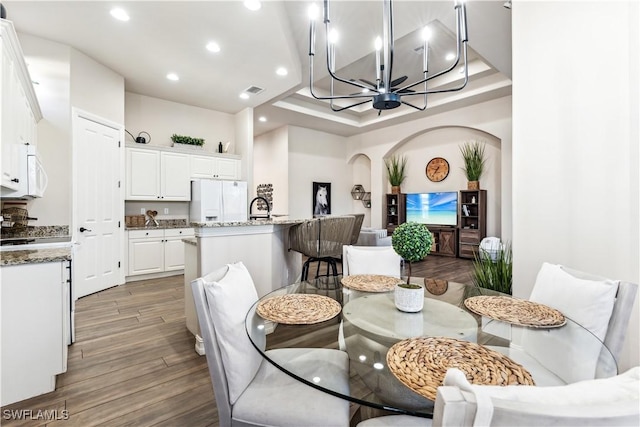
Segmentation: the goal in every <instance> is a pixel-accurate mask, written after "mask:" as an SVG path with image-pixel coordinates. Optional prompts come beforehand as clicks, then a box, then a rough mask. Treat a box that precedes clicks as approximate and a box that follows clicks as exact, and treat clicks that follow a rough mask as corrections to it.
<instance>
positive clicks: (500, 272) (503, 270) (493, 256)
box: [471, 243, 513, 295]
mask: <svg viewBox="0 0 640 427" xmlns="http://www.w3.org/2000/svg"><path fill="white" fill-rule="evenodd" d="M512 267H513V254H512V252H511V244H509V243H504V244H502V245H501V247H500V248H499V249H496V250H495V251H491V252H489V251H486V250H484V249H480V252H479V253H478V254H476V255H475V259H474V260H473V271H472V273H471V278H472V281H473V284H474V285H475V286H476V287H478V288H485V289H491V290H494V291H498V292H502V293H503V294H509V295H511V293H512V288H511V286H512Z"/></svg>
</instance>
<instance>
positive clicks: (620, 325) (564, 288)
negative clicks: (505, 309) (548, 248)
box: [522, 263, 638, 383]
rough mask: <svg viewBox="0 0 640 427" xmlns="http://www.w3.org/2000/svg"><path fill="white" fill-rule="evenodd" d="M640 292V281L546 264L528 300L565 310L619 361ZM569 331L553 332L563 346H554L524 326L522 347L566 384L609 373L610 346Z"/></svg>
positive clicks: (563, 329)
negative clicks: (607, 356) (615, 278)
mask: <svg viewBox="0 0 640 427" xmlns="http://www.w3.org/2000/svg"><path fill="white" fill-rule="evenodd" d="M637 291H638V285H636V284H634V283H629V282H624V281H618V280H611V279H606V278H603V277H599V276H595V275H592V274H588V273H584V272H581V271H578V270H573V269H570V268H567V267H565V266H562V265H557V264H550V263H543V265H542V266H541V268H540V271H539V272H538V275H537V277H536V282H535V284H534V287H533V290H532V292H531V296H530V297H529V299H530V300H531V301H533V302H538V303H541V304H545V305H547V306H549V307H553V308H555V309H557V310H560V312H562V313H563V314H564V315H565V316H566V317H568V318H569V319H571V320H573V321H574V322H576V323H578V324H579V325H581V326H583V327H584V328H586V329H588V330H589V331H591V333H593V334H594V335H595V336H596V337H598V339H599V340H600V341H602V342H603V343H604V344H605V346H606V347H607V349H608V350H609V351H610V352H611V354H612V355H613V357H614V358H615V359H616V361H617V360H618V359H619V357H620V353H621V351H622V347H623V345H624V340H625V337H626V331H627V328H628V325H629V319H630V317H631V312H632V307H633V304H634V301H635V298H636V294H637ZM570 332H571V331H570V329H568V328H566V329H565V328H557V330H550V331H549V332H548V334H547V335H557V337H556V341H557V342H558V345H557V346H549V345H548V343H549V339H548V337H544V338H543V337H541V336H540V333H539V332H537V331H532V330H525V331H524V333H523V337H522V348H523V350H524V351H525V352H526V353H527V354H528V355H530V356H532V357H533V358H535V359H536V360H538V361H539V362H540V363H542V364H544V365H545V366H547V367H548V368H549V370H550V371H552V372H553V373H554V374H555V375H557V376H558V377H559V378H561V379H562V380H563V381H564V382H567V383H571V382H575V381H580V380H585V379H592V378H598V377H601V376H609V375H610V371H611V369H612V367H611V366H606V365H605V362H606V361H607V358H606V357H604V354H601V352H603V351H604V352H606V350H603V349H602V348H601V345H600V344H599V343H598V342H596V341H595V340H591V341H590V342H585V341H584V340H582V339H577V337H578V334H571V333H570ZM541 340H543V341H544V343H545V345H543V344H542V341H541ZM550 347H551V348H550ZM572 354H573V357H572ZM608 360H610V357H609V358H608ZM609 365H611V364H609ZM613 369H615V367H613Z"/></svg>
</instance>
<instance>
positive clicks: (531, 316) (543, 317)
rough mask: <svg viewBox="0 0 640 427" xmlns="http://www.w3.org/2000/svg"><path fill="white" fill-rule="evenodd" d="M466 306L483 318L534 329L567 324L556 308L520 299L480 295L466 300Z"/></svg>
mask: <svg viewBox="0 0 640 427" xmlns="http://www.w3.org/2000/svg"><path fill="white" fill-rule="evenodd" d="M464 305H465V306H466V307H467V308H468V309H469V310H471V311H473V312H474V313H476V314H479V315H481V316H487V317H490V318H492V319H496V320H501V321H503V322H507V323H511V324H514V325H520V326H528V327H532V328H557V327H560V326H563V325H564V324H565V323H567V319H565V317H564V315H563V314H562V313H560V312H559V311H558V310H556V309H555V308H551V307H548V306H546V305H543V304H539V303H537V302H533V301H527V300H523V299H519V298H511V297H503V296H488V295H480V296H477V297H471V298H467V299H466V300H464Z"/></svg>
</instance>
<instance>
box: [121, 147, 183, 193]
mask: <svg viewBox="0 0 640 427" xmlns="http://www.w3.org/2000/svg"><path fill="white" fill-rule="evenodd" d="M125 199H126V200H164V201H189V200H190V199H191V187H190V177H189V156H188V155H187V154H183V153H172V152H165V151H157V150H150V149H141V148H129V147H127V149H126V191H125Z"/></svg>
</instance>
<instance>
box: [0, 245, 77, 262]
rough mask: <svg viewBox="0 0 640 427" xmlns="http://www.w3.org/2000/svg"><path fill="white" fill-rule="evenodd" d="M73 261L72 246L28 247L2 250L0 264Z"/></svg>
mask: <svg viewBox="0 0 640 427" xmlns="http://www.w3.org/2000/svg"><path fill="white" fill-rule="evenodd" d="M56 261H71V248H70V247H69V248H52V249H27V250H19V251H6V252H0V265H3V266H5V265H19V264H34V263H43V262H56Z"/></svg>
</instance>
